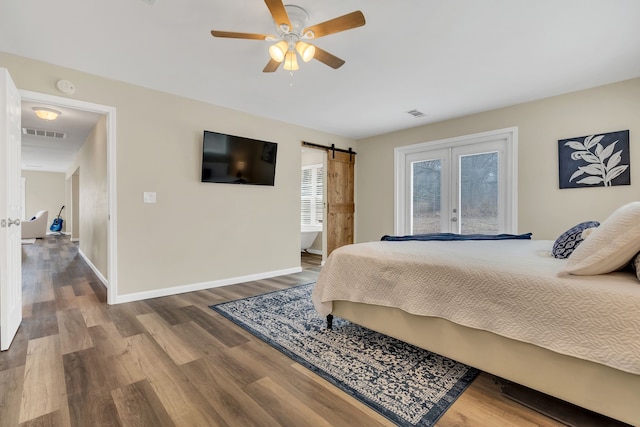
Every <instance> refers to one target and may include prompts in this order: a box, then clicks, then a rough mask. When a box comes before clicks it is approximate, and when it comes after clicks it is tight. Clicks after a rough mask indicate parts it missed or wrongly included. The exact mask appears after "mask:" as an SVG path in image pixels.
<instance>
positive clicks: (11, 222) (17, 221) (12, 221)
mask: <svg viewBox="0 0 640 427" xmlns="http://www.w3.org/2000/svg"><path fill="white" fill-rule="evenodd" d="M12 225H15V226H16V227H17V226H19V225H20V220H19V219H18V218H16V219H13V220H12V219H11V218H7V227H11V226H12Z"/></svg>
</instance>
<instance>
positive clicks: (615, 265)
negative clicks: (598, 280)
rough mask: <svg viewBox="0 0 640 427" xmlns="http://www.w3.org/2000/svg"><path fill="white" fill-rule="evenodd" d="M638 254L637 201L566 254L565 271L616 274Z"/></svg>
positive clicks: (639, 221)
mask: <svg viewBox="0 0 640 427" xmlns="http://www.w3.org/2000/svg"><path fill="white" fill-rule="evenodd" d="M638 252H640V202H631V203H628V204H626V205H624V206H621V207H620V208H618V209H617V210H616V211H615V212H614V213H612V214H611V215H610V216H609V218H607V219H606V220H605V221H604V222H603V223H602V224H600V227H598V228H596V229H594V230H593V232H592V233H591V235H589V238H588V239H585V240H584V241H583V242H582V243H581V244H580V246H578V247H577V248H576V250H575V251H573V252H572V253H571V255H569V258H568V260H567V264H566V265H565V268H564V272H566V273H571V274H576V275H580V276H590V275H594V274H606V273H611V272H612V271H616V270H618V269H620V268H622V267H624V266H625V265H627V264H628V263H629V261H631V259H632V258H633V257H634V256H635V255H636V254H637V253H638Z"/></svg>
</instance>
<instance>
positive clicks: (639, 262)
mask: <svg viewBox="0 0 640 427" xmlns="http://www.w3.org/2000/svg"><path fill="white" fill-rule="evenodd" d="M631 267H632V268H633V271H635V272H636V276H638V280H640V253H638V254H636V256H634V257H633V260H632V261H631Z"/></svg>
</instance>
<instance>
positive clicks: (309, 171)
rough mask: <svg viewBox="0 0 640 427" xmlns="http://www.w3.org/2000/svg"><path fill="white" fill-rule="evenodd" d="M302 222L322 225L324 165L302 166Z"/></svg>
mask: <svg viewBox="0 0 640 427" xmlns="http://www.w3.org/2000/svg"><path fill="white" fill-rule="evenodd" d="M300 189H301V192H300V201H301V202H300V222H301V224H302V225H312V226H313V225H316V226H317V225H322V208H323V203H322V194H323V182H322V165H321V164H317V165H309V166H303V167H302V182H301V186H300Z"/></svg>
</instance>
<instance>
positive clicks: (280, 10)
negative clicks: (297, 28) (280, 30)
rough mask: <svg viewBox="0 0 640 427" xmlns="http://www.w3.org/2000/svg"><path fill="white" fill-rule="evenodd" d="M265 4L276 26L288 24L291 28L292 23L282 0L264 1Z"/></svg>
mask: <svg viewBox="0 0 640 427" xmlns="http://www.w3.org/2000/svg"><path fill="white" fill-rule="evenodd" d="M264 2H265V3H266V4H267V7H268V8H269V12H271V16H273V20H274V21H275V23H276V25H278V26H279V25H280V24H287V25H288V26H289V28H291V21H290V20H289V15H288V14H287V10H286V9H285V8H284V4H283V3H282V0H264Z"/></svg>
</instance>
